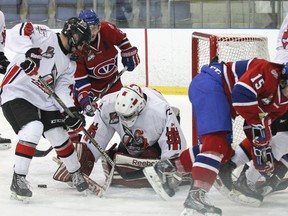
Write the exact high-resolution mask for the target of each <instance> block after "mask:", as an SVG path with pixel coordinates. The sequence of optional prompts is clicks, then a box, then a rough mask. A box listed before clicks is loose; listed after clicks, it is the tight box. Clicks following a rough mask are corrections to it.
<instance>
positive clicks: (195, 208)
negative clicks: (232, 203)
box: [181, 189, 222, 216]
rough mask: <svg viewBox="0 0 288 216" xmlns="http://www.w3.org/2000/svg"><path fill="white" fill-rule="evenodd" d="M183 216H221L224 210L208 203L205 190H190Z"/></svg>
mask: <svg viewBox="0 0 288 216" xmlns="http://www.w3.org/2000/svg"><path fill="white" fill-rule="evenodd" d="M184 207H185V208H184V210H183V211H182V213H181V216H190V215H194V214H195V213H196V212H198V213H200V214H202V215H205V216H221V215H222V210H221V209H220V208H217V207H215V206H213V205H211V204H210V203H209V202H208V201H207V197H206V191H205V190H203V189H196V190H193V189H192V190H190V191H189V194H188V197H187V199H186V200H185V202H184Z"/></svg>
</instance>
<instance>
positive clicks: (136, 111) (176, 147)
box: [54, 84, 187, 187]
mask: <svg viewBox="0 0 288 216" xmlns="http://www.w3.org/2000/svg"><path fill="white" fill-rule="evenodd" d="M88 131H89V133H90V134H91V135H92V136H93V137H94V139H95V141H96V142H97V143H98V144H99V145H100V146H101V147H102V148H103V149H106V148H107V146H108V144H109V142H110V141H111V139H112V137H113V136H114V134H115V133H116V134H118V135H119V137H120V144H119V146H118V149H117V150H115V149H114V150H113V152H114V154H110V157H111V158H112V159H114V161H115V164H116V167H117V168H119V169H121V168H123V172H125V171H127V169H129V167H132V168H133V169H131V170H130V171H132V170H134V171H135V169H137V168H139V169H141V168H142V169H143V166H144V165H146V166H147V165H148V164H150V166H151V165H153V164H154V163H156V160H155V159H157V161H158V160H159V159H167V158H171V157H177V156H178V155H179V154H180V153H181V152H182V151H183V150H185V149H186V148H187V147H186V139H185V137H184V134H183V132H182V129H181V127H180V125H179V122H178V120H177V117H176V115H175V113H174V111H172V108H171V107H170V105H169V104H168V102H167V101H166V100H165V98H164V97H163V95H161V93H159V92H158V91H156V90H154V89H151V88H146V87H142V88H141V87H139V86H138V85H136V84H130V85H128V86H126V87H122V88H121V90H120V91H117V92H114V93H110V94H108V95H105V96H104V97H103V98H102V100H101V101H100V102H99V104H98V108H97V109H96V111H95V117H94V122H93V123H92V125H91V126H90V127H89V129H88ZM82 142H84V143H86V144H87V146H88V148H89V150H90V151H91V152H92V154H93V156H92V157H94V158H93V162H95V161H96V162H97V160H98V159H99V158H100V156H101V153H100V152H99V151H98V150H97V149H96V148H95V147H94V145H93V144H91V143H90V142H89V140H88V139H87V138H86V137H83V139H82ZM81 146H82V145H81ZM109 152H111V149H110V150H109ZM84 154H86V155H87V153H84ZM149 159H150V160H149ZM80 160H81V159H80ZM120 160H121V162H120ZM83 161H86V162H87V159H83ZM132 161H133V164H131V163H130V162H132ZM118 162H119V163H118ZM89 164H90V166H89ZM118 164H120V165H119V167H118ZM142 165H143V166H142ZM85 167H86V168H87V167H88V169H89V167H90V169H92V168H91V163H90V162H89V163H88V164H86V165H85V164H83V168H84V169H85ZM60 168H61V167H60ZM60 168H59V169H60ZM104 168H105V167H104ZM119 169H118V170H119ZM83 172H85V173H86V174H88V175H89V174H90V173H91V170H88V172H87V170H86V171H84V170H83ZM108 172H109V169H108ZM141 174H142V180H145V179H143V177H144V175H143V173H142V171H141ZM61 176H63V174H62V171H61V170H58V171H57V172H56V174H55V175H54V179H56V180H59V181H65V180H63V178H61ZM55 177H56V178H55ZM58 177H59V178H58ZM113 180H114V179H113ZM118 180H119V179H118ZM116 181H117V179H115V184H121V185H124V186H130V187H145V186H143V185H145V183H144V182H141V181H140V180H139V181H137V180H135V179H133V180H129V185H128V183H127V181H126V184H125V181H124V180H123V179H122V180H119V181H117V182H116ZM145 181H146V182H147V180H145ZM146 185H147V186H148V185H149V184H148V182H147V184H146ZM147 186H146V187H147ZM149 186H150V185H149Z"/></svg>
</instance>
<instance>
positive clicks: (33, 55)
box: [20, 47, 42, 76]
mask: <svg viewBox="0 0 288 216" xmlns="http://www.w3.org/2000/svg"><path fill="white" fill-rule="evenodd" d="M41 52H42V50H41V49H40V48H39V47H38V48H31V49H29V50H28V51H27V52H26V54H25V57H26V60H25V61H24V62H22V63H21V64H20V67H21V68H22V69H23V70H24V72H25V73H26V74H27V75H28V76H34V75H37V74H38V68H39V67H40V60H41V59H42V55H41Z"/></svg>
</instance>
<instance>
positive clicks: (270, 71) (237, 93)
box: [226, 58, 288, 124]
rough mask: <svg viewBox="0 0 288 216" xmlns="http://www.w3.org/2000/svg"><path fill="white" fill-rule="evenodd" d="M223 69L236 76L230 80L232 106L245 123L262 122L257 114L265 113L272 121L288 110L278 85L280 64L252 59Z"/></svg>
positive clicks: (233, 63)
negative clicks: (231, 84)
mask: <svg viewBox="0 0 288 216" xmlns="http://www.w3.org/2000/svg"><path fill="white" fill-rule="evenodd" d="M226 67H227V70H228V71H230V73H229V74H234V75H237V79H236V80H234V81H233V82H235V81H236V82H235V85H234V87H233V89H232V103H233V107H234V109H235V110H236V111H237V113H238V114H240V115H241V116H242V117H243V118H244V119H245V120H246V121H247V123H248V124H259V123H261V119H260V116H259V114H260V113H267V114H268V116H269V117H270V118H271V119H272V121H274V120H275V119H276V118H278V117H280V116H281V115H283V114H284V113H285V112H286V111H287V108H288V98H286V97H285V96H284V95H283V94H282V93H281V90H280V86H279V78H280V76H281V75H282V69H283V65H282V64H277V63H273V62H269V61H266V60H264V59H257V58H254V59H251V60H246V61H238V62H230V63H226ZM230 83H231V82H230Z"/></svg>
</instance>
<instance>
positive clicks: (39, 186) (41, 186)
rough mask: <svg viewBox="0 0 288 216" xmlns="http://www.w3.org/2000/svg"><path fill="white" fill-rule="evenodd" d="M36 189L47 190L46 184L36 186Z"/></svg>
mask: <svg viewBox="0 0 288 216" xmlns="http://www.w3.org/2000/svg"><path fill="white" fill-rule="evenodd" d="M38 188H47V185H46V184H38Z"/></svg>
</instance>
